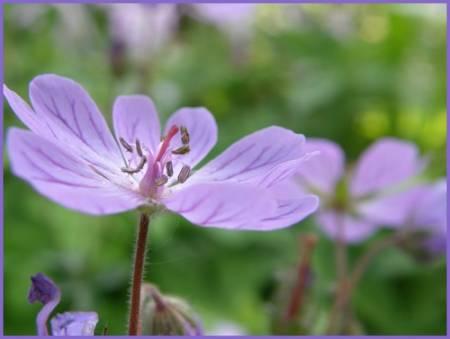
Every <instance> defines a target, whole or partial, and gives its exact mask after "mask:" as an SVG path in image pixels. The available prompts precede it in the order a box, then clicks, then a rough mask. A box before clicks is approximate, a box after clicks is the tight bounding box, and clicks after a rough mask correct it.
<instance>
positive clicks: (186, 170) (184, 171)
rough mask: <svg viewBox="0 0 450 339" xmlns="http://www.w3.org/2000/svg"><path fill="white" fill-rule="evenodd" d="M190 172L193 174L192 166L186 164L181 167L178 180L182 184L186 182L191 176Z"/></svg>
mask: <svg viewBox="0 0 450 339" xmlns="http://www.w3.org/2000/svg"><path fill="white" fill-rule="evenodd" d="M190 174H191V168H190V167H189V166H187V165H184V166H183V168H181V171H180V173H179V174H178V182H179V183H180V184H182V183H184V182H186V180H187V179H188V178H189V175H190Z"/></svg>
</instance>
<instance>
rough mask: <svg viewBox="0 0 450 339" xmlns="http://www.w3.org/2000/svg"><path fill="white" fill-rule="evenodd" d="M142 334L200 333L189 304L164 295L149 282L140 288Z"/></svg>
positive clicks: (196, 319) (195, 317) (201, 332)
mask: <svg viewBox="0 0 450 339" xmlns="http://www.w3.org/2000/svg"><path fill="white" fill-rule="evenodd" d="M141 326H142V335H202V334H203V331H202V328H201V326H200V323H199V321H198V318H197V316H196V314H195V313H193V311H192V309H191V308H190V306H189V305H188V304H187V303H186V302H184V301H183V300H181V299H179V298H175V297H172V296H164V295H162V294H161V293H160V292H159V290H158V289H157V288H156V287H155V286H154V285H151V284H143V285H142V290H141Z"/></svg>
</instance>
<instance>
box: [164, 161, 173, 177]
mask: <svg viewBox="0 0 450 339" xmlns="http://www.w3.org/2000/svg"><path fill="white" fill-rule="evenodd" d="M166 170H167V175H168V176H169V177H171V176H172V175H173V164H172V161H168V162H167V163H166Z"/></svg>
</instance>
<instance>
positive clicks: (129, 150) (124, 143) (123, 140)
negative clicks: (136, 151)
mask: <svg viewBox="0 0 450 339" xmlns="http://www.w3.org/2000/svg"><path fill="white" fill-rule="evenodd" d="M119 141H120V144H121V145H122V146H123V148H125V149H126V150H127V151H128V152H130V153H131V152H133V147H132V146H131V145H130V144H129V143H128V142H126V141H125V139H124V138H122V137H120V138H119Z"/></svg>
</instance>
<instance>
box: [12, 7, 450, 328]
mask: <svg viewBox="0 0 450 339" xmlns="http://www.w3.org/2000/svg"><path fill="white" fill-rule="evenodd" d="M27 6H29V7H31V6H30V5H7V6H6V8H5V48H4V50H5V64H4V65H5V82H6V83H7V84H8V86H9V87H10V88H12V89H14V90H16V91H18V92H19V93H20V94H21V95H22V96H24V97H27V85H28V82H29V81H30V80H31V79H32V78H33V77H34V76H36V75H38V74H41V73H46V72H52V73H57V74H61V75H65V76H68V77H71V78H73V79H75V80H76V81H78V82H80V83H81V84H82V85H83V86H84V87H85V88H86V89H87V90H88V91H89V92H90V93H91V95H92V97H93V98H94V100H95V101H96V102H97V103H98V105H99V107H100V108H101V110H102V111H103V112H104V114H105V116H106V117H107V119H108V120H109V121H110V118H111V113H110V112H111V107H112V103H113V100H114V98H115V97H116V96H117V95H119V94H126V93H133V92H144V93H146V94H148V95H150V96H151V97H152V98H153V99H154V101H155V103H156V105H157V107H158V109H159V111H160V114H161V116H162V120H164V119H166V118H167V117H168V116H169V115H170V114H171V112H173V111H174V110H175V109H177V108H179V107H181V106H197V105H202V106H206V107H207V108H208V109H209V110H210V111H211V112H213V113H214V115H215V117H216V119H217V121H218V125H219V142H218V144H217V146H216V148H215V149H214V150H213V151H212V152H211V154H210V156H209V159H210V158H212V157H213V156H215V155H217V154H219V153H220V152H221V151H222V150H224V149H225V148H226V147H227V145H229V144H231V143H232V142H234V141H236V140H238V139H239V138H241V137H243V136H244V135H246V134H247V133H250V132H253V131H255V130H257V129H259V128H262V127H265V126H268V125H281V126H286V127H288V128H291V129H293V130H295V131H297V132H299V133H303V134H305V135H306V136H307V137H308V136H314V137H325V138H329V139H332V140H335V141H337V142H338V143H339V144H341V145H342V146H343V148H344V149H345V151H346V153H347V155H348V158H349V160H354V159H356V158H357V156H358V154H359V153H360V152H361V151H362V150H363V149H364V148H365V147H366V146H367V145H368V144H370V143H371V142H372V141H373V140H375V139H377V138H378V137H381V136H386V135H389V136H398V137H401V138H407V139H409V140H411V141H414V142H416V143H417V144H418V145H419V146H420V148H421V150H422V151H423V152H425V153H427V154H429V155H430V161H431V163H430V166H429V169H428V171H427V172H426V174H425V175H426V176H428V177H430V178H435V177H440V176H443V175H445V163H446V162H445V138H446V127H445V123H446V112H445V105H446V103H445V72H444V70H445V23H444V20H442V21H439V20H435V19H434V18H427V17H425V16H422V15H420V13H419V14H417V13H416V14H411V13H410V12H409V7H408V6H414V5H383V6H381V5H364V6H355V5H342V6H339V7H337V6H330V5H315V6H313V5H309V6H299V7H297V9H296V10H298V11H300V12H299V13H300V14H301V15H299V17H298V18H297V19H296V20H294V21H292V20H290V21H289V20H284V19H281V20H280V16H281V15H283V14H282V8H281V7H282V6H281V7H280V6H266V7H265V8H263V9H261V11H260V15H258V19H257V22H256V28H255V33H254V36H253V37H252V39H251V40H250V42H249V44H248V46H247V50H246V51H245V53H244V55H245V60H241V62H239V63H236V62H235V61H233V56H232V55H233V52H232V50H231V48H230V43H229V41H228V39H227V38H226V37H225V36H224V35H223V34H222V33H221V32H220V31H218V30H217V29H215V28H214V27H213V26H209V25H204V24H201V23H199V22H195V21H193V20H192V19H189V18H185V19H184V20H183V22H182V25H181V27H180V31H179V33H178V35H177V36H176V38H175V39H174V40H173V41H172V42H170V43H169V44H168V45H167V46H165V47H164V48H163V49H162V50H161V51H160V52H159V54H158V55H157V56H156V57H155V58H153V59H152V60H150V59H149V62H148V65H147V67H148V69H149V73H148V77H147V78H143V77H142V76H141V75H142V74H141V72H140V71H139V70H138V69H137V68H134V67H133V65H128V67H127V71H126V73H125V74H124V75H123V76H122V77H120V78H117V77H115V76H114V75H113V73H112V72H111V69H110V66H109V63H108V50H109V46H108V41H109V40H108V39H109V38H108V30H107V20H106V17H105V14H104V12H103V11H102V10H101V9H99V8H95V7H86V8H85V9H86V11H87V15H88V16H89V18H90V20H93V23H92V25H91V26H89V27H90V28H89V29H90V30H89V31H87V32H83V31H82V30H81V31H82V32H81V33H80V34H82V37H81V38H77V39H75V40H70V39H71V38H70V36H68V33H67V32H66V31H65V30H64V29H63V28H62V27H63V26H64V23H63V22H62V19H61V17H60V16H59V15H58V11H57V10H56V9H55V8H53V7H48V8H47V7H45V10H44V11H43V13H42V14H40V15H39V16H37V17H36V18H35V20H34V21H33V22H32V23H31V24H29V25H27V26H21V25H20V24H19V22H18V20H17V12H16V11H17V10H18V9H23V8H25V7H27ZM43 6H44V5H39V7H43ZM33 7H36V6H33ZM441 9H442V11H444V10H445V8H444V7H441ZM418 11H419V12H420V9H419V10H418ZM284 15H285V14H284ZM336 15H340V16H342V17H343V18H344V19H345V18H346V20H348V21H349V22H350V24H349V27H348V29H347V31H346V32H341V33H339V28H340V27H338V26H336V27H335V26H330V24H329V23H330V22H331V21H332V18H334V17H335V16H336ZM277 18H278V19H277ZM4 121H5V126H6V127H5V128H7V127H9V126H17V125H20V123H19V122H18V120H17V119H16V118H15V117H14V115H13V113H12V112H11V110H10V108H9V107H8V106H7V105H5V113H4ZM274 142H276V140H274ZM4 171H5V176H4V183H5V193H4V196H5V206H4V211H5V220H4V221H5V230H4V239H5V244H4V253H5V290H4V296H5V307H4V311H5V319H4V323H5V334H8V335H18V334H21V335H24V334H28V335H31V334H34V333H35V328H34V323H35V322H34V317H35V314H36V312H37V311H38V309H39V306H37V305H29V304H28V303H27V300H26V295H27V290H28V287H29V278H30V276H31V275H32V274H35V273H36V272H45V274H47V275H48V276H50V277H52V279H53V280H54V281H55V282H57V283H58V284H59V285H60V287H61V288H62V291H63V302H62V304H61V305H60V306H59V307H58V311H64V310H95V311H97V312H98V313H99V316H100V325H99V327H98V331H99V332H101V330H102V327H103V326H107V327H108V332H109V333H110V334H122V333H124V332H125V328H126V325H125V319H126V314H127V311H128V305H127V296H128V284H129V275H130V263H131V254H132V249H133V239H134V233H135V225H136V223H137V216H136V214H135V213H132V212H130V213H126V214H121V215H116V216H109V217H101V218H100V217H90V216H84V215H80V214H77V213H75V212H72V211H69V210H66V209H64V208H62V207H59V206H58V205H56V204H54V203H52V202H50V201H48V200H46V199H45V198H44V197H42V196H40V195H39V194H37V193H36V192H35V191H33V189H32V188H31V187H30V186H29V185H27V184H26V183H24V182H23V181H21V180H20V179H18V178H16V177H14V176H13V175H12V174H11V172H10V168H9V165H8V158H7V155H5V169H4ZM305 232H316V233H317V234H319V237H320V240H319V243H318V245H317V248H316V251H315V252H314V257H313V271H314V274H315V278H314V284H315V285H314V296H315V299H316V303H317V304H318V305H319V310H318V311H317V312H316V314H317V316H316V318H315V319H314V320H313V321H312V322H313V323H314V324H312V325H311V328H313V329H312V331H313V332H314V331H318V332H321V331H322V332H323V328H325V327H326V325H324V323H326V316H327V312H328V311H329V308H330V306H331V303H332V300H331V294H332V290H333V288H334V287H335V286H334V283H333V281H334V277H335V269H334V252H333V251H334V250H333V246H334V245H333V243H332V242H330V241H329V240H327V239H326V238H324V237H323V236H322V235H321V233H320V231H318V229H317V228H316V226H315V225H314V223H313V220H312V219H308V220H307V221H305V222H302V223H301V224H299V225H296V226H294V227H292V228H289V229H284V230H280V231H276V232H269V233H265V232H264V233H257V232H229V231H223V230H217V229H203V228H200V227H196V226H193V225H190V224H189V223H188V222H186V221H185V220H183V219H182V218H180V217H177V216H172V215H164V216H159V217H158V218H157V219H155V220H154V222H153V223H152V224H151V229H150V253H149V259H148V263H147V279H148V280H149V281H151V282H152V283H154V284H155V285H157V286H160V287H161V289H162V290H164V291H165V292H167V293H169V294H173V295H179V296H180V297H182V298H183V299H186V300H188V301H189V303H190V304H191V305H193V308H194V309H195V310H196V311H197V313H199V314H200V316H201V317H202V319H203V321H204V323H205V325H206V328H207V329H210V328H212V327H214V324H215V323H217V322H218V321H223V320H225V321H231V322H235V323H238V324H239V325H240V326H241V327H243V328H244V329H245V330H246V331H247V332H248V333H250V334H267V333H268V332H267V331H268V330H269V327H270V319H269V317H270V312H268V311H267V306H268V303H269V300H270V295H271V291H272V290H273V289H274V288H275V286H274V284H275V281H276V279H275V276H276V274H277V272H279V271H281V270H284V269H286V268H287V267H290V266H291V265H295V263H296V261H297V260H298V259H297V255H298V253H297V252H298V249H297V240H296V238H297V237H298V236H299V235H300V234H303V233H305ZM366 247H367V244H362V245H361V246H357V247H355V248H352V249H351V251H350V257H351V259H352V261H354V259H355V258H356V257H357V256H359V255H361V253H362V252H363V250H364V249H365V248H366ZM353 305H354V314H355V318H356V320H357V321H358V323H359V326H360V327H361V328H362V329H363V330H364V331H365V332H366V333H369V334H443V333H445V319H446V316H445V309H446V304H445V263H444V262H439V263H435V264H434V265H430V264H423V263H418V262H416V261H415V260H414V258H412V257H411V256H409V255H408V254H405V253H404V252H400V251H398V250H391V251H386V252H385V253H383V255H382V256H380V257H379V258H377V259H376V260H375V261H374V263H373V265H371V266H370V268H369V271H368V273H367V275H365V277H364V278H363V279H362V281H361V284H360V285H359V288H358V289H357V291H356V293H355V295H354V298H353Z"/></svg>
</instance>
